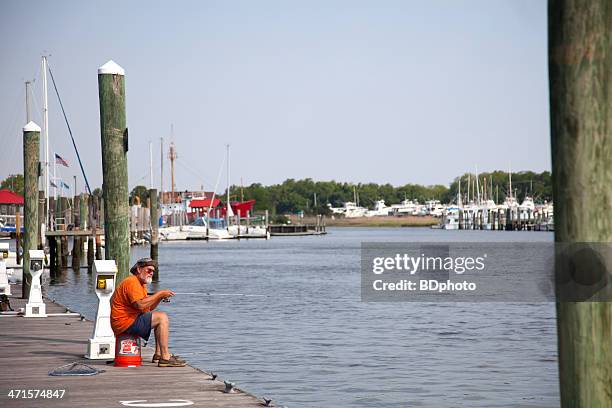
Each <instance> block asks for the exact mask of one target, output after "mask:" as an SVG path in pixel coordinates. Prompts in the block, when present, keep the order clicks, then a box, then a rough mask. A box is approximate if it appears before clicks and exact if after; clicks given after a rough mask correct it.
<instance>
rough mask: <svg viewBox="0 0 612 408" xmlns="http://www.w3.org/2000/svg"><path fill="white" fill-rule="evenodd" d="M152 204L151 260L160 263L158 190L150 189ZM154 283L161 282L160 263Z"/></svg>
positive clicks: (154, 275) (154, 276) (154, 274)
mask: <svg viewBox="0 0 612 408" xmlns="http://www.w3.org/2000/svg"><path fill="white" fill-rule="evenodd" d="M149 199H150V203H151V216H150V219H151V259H153V260H155V261H158V258H159V215H158V213H157V189H155V188H152V189H149ZM153 281H154V282H157V281H159V263H158V265H157V267H156V268H155V272H154V273H153Z"/></svg>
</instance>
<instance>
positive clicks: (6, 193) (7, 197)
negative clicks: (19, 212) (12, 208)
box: [0, 190, 23, 205]
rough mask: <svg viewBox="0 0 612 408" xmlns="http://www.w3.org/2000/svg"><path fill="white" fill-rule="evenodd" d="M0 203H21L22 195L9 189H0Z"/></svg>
mask: <svg viewBox="0 0 612 408" xmlns="http://www.w3.org/2000/svg"><path fill="white" fill-rule="evenodd" d="M0 204H17V205H23V197H22V196H20V195H19V194H17V193H13V192H12V191H11V190H0Z"/></svg>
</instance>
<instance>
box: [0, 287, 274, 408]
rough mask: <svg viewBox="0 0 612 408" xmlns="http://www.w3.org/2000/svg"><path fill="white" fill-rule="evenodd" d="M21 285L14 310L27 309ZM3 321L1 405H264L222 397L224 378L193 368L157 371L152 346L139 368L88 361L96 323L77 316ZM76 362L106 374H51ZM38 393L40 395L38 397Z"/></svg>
mask: <svg viewBox="0 0 612 408" xmlns="http://www.w3.org/2000/svg"><path fill="white" fill-rule="evenodd" d="M20 287H21V285H12V288H11V289H12V290H13V293H14V296H13V297H10V298H9V299H10V302H11V306H12V307H13V309H15V310H18V309H19V308H22V307H25V303H26V301H25V300H22V299H19V296H20ZM45 303H46V305H47V313H64V312H65V311H66V308H65V307H63V306H61V305H59V304H57V303H52V302H50V301H49V300H48V299H45ZM0 322H1V323H0V324H1V325H2V326H1V327H2V330H1V331H0V349H1V350H2V353H0V364H2V367H4V369H3V370H0V384H2V389H1V393H0V406H2V407H7V408H8V407H62V408H64V407H100V408H108V407H122V406H134V407H135V406H140V407H162V406H164V407H179V406H194V407H217V408H226V407H236V408H242V407H262V406H264V405H265V404H264V402H263V401H262V400H259V399H257V398H256V397H254V396H253V395H250V394H247V393H245V392H243V391H241V390H239V389H236V388H234V390H235V392H232V393H224V392H223V391H224V390H225V384H224V382H223V380H219V379H215V380H213V379H212V376H211V375H210V374H209V373H206V372H204V371H200V370H198V369H196V368H194V367H191V366H186V367H181V368H174V367H173V368H159V367H157V366H156V365H155V364H153V363H151V357H152V355H153V349H151V348H150V347H145V348H143V349H142V354H143V357H142V359H143V364H142V366H141V367H137V368H120V367H114V366H113V365H112V364H106V360H87V359H85V358H84V357H83V354H84V353H85V351H86V349H87V339H88V338H89V337H90V336H91V334H92V330H93V323H92V322H90V321H87V320H83V321H81V319H80V318H79V317H78V316H76V317H75V316H50V317H46V318H25V317H13V316H7V315H2V316H0ZM73 362H80V363H84V364H87V365H89V366H91V367H94V368H97V369H101V370H105V372H103V373H100V374H97V375H94V376H85V377H84V376H73V377H67V376H62V377H53V376H49V374H48V373H49V371H51V370H53V369H55V368H58V367H60V366H63V365H66V364H70V363H73ZM11 390H14V392H13V393H12V395H13V398H11V397H10V396H9V393H10V391H11ZM18 390H19V391H18ZM30 390H32V392H31V393H30ZM36 390H39V391H38V392H37V391H36ZM42 390H53V391H58V392H56V393H54V394H50V395H55V397H52V398H43V397H41V392H42ZM62 390H63V392H62ZM34 393H36V394H38V395H37V397H36V398H34ZM28 394H29V395H28ZM60 395H62V397H61V398H59V396H60ZM15 396H18V397H17V398H16V397H15ZM172 400H183V402H182V403H181V402H179V401H174V402H173V401H172ZM186 401H187V402H186ZM147 404H148V405H147ZM155 404H157V405H155Z"/></svg>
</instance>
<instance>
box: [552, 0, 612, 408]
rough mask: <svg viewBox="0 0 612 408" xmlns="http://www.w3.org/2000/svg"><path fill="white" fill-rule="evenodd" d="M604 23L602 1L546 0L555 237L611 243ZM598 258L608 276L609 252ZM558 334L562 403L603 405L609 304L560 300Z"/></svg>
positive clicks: (610, 384)
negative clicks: (607, 255) (547, 1)
mask: <svg viewBox="0 0 612 408" xmlns="http://www.w3.org/2000/svg"><path fill="white" fill-rule="evenodd" d="M610 21H612V7H610V3H609V1H608V0H551V1H549V3H548V38H549V40H548V41H549V59H548V63H549V64H548V66H549V84H550V122H551V151H552V168H553V173H552V174H553V177H552V180H553V197H554V205H555V241H556V242H564V243H574V242H591V243H593V242H600V243H610V242H612V217H610V208H612V190H611V189H610V186H612V171H610V168H612V132H610V129H612V103H610V101H612V86H611V85H610V84H611V83H612V82H611V76H612V59H611V58H610V55H611V54H610V50H611V49H612V24H610ZM608 245H609V244H608ZM600 261H601V262H603V263H604V268H603V270H604V271H606V272H607V273H608V274H609V273H610V270H612V263H611V260H610V257H601V258H600ZM560 270H561V268H559V266H557V271H560ZM574 271H576V273H577V274H580V273H585V274H588V273H590V272H591V270H586V269H584V268H582V269H581V268H580V267H578V268H577V269H576V268H574ZM591 276H592V275H591ZM576 278H577V279H581V278H584V279H586V280H588V279H590V277H583V276H581V275H578V276H576V277H575V279H576ZM604 279H605V276H604ZM557 282H558V283H559V280H557ZM609 284H610V283H609V282H608V285H609ZM557 333H558V340H559V341H558V348H559V352H558V355H559V377H560V389H561V406H562V407H609V406H610V405H611V402H610V401H611V400H612V369H611V368H610V367H612V342H611V341H610V334H611V333H612V302H563V301H560V302H558V303H557Z"/></svg>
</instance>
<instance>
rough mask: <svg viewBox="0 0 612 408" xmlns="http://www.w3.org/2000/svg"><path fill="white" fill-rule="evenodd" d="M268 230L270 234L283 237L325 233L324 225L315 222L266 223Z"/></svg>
mask: <svg viewBox="0 0 612 408" xmlns="http://www.w3.org/2000/svg"><path fill="white" fill-rule="evenodd" d="M268 231H269V232H270V236H273V237H283V236H301V235H325V234H327V231H326V230H325V225H316V224H302V225H297V224H279V225H268Z"/></svg>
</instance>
